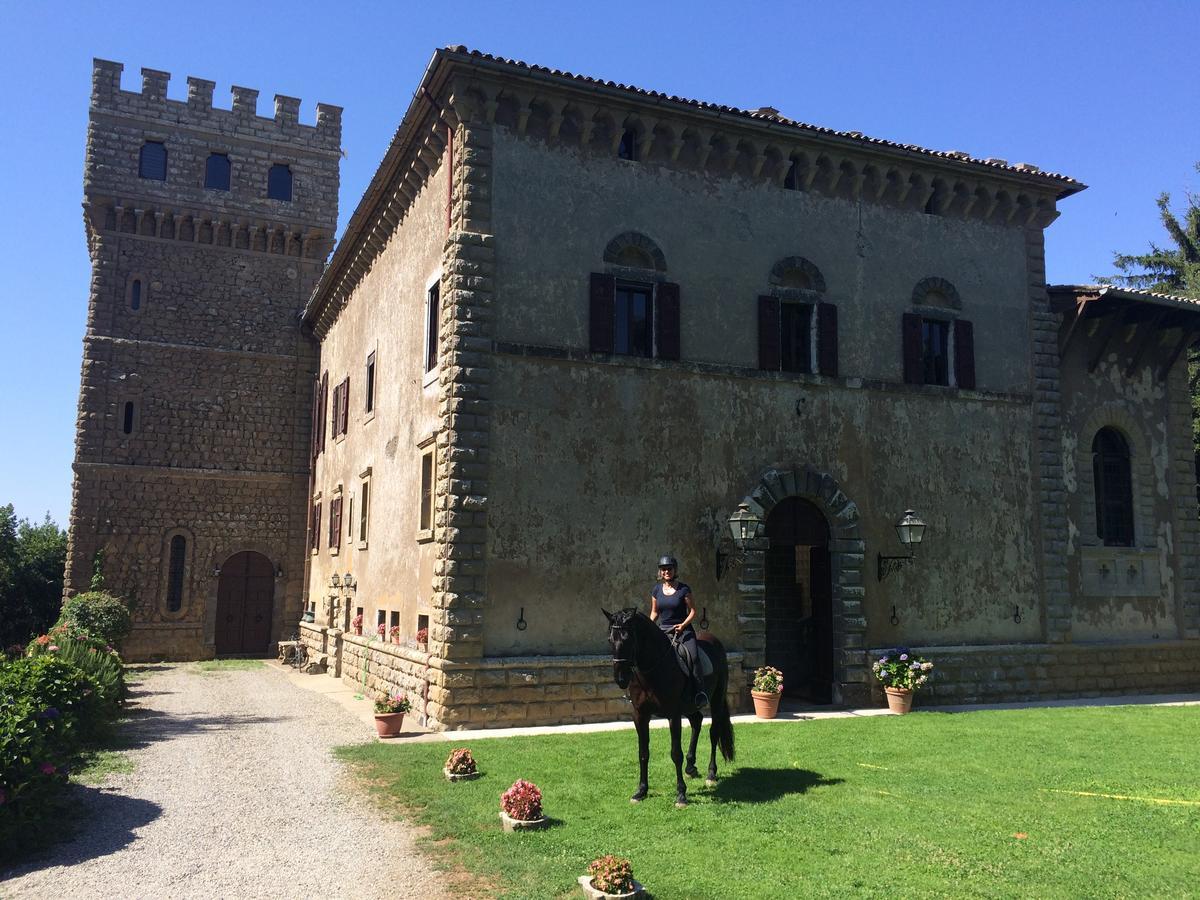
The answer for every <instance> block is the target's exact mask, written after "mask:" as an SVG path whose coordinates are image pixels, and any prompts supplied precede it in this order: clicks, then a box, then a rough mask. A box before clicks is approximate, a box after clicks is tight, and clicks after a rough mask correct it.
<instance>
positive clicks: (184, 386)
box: [66, 60, 341, 659]
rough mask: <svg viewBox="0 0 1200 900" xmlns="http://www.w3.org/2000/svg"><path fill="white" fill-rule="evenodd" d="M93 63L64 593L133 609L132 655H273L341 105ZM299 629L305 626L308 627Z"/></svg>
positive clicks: (297, 573) (327, 245)
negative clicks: (125, 79)
mask: <svg viewBox="0 0 1200 900" xmlns="http://www.w3.org/2000/svg"><path fill="white" fill-rule="evenodd" d="M122 69H123V66H122V65H121V64H120V63H114V62H108V61H105V60H95V62H94V68H93V74H92V97H91V107H90V113H89V124H88V142H87V154H86V162H85V169H84V200H83V209H84V222H85V227H86V232H87V242H88V251H89V254H90V257H91V263H92V278H91V287H90V296H89V300H88V319H87V332H86V334H85V337H84V347H83V368H82V377H81V388H80V398H79V416H78V424H77V430H76V449H75V465H74V470H75V483H74V491H73V496H72V508H71V521H70V547H69V552H68V557H67V571H66V591H67V593H68V594H71V593H74V592H77V591H81V590H86V589H87V587H88V584H89V582H90V580H91V578H92V575H93V571H94V569H95V568H96V567H97V566H100V568H101V570H102V572H103V575H104V578H105V583H106V585H107V586H108V587H109V588H110V589H112V590H114V591H116V592H118V593H120V594H122V595H123V596H126V597H129V598H131V599H133V600H134V601H135V602H136V609H135V630H134V633H133V635H131V637H130V638H129V639H128V641H127V643H126V647H125V650H126V655H127V656H128V657H129V658H132V659H148V658H169V659H196V658H203V657H210V656H212V655H214V653H222V654H224V653H260V654H261V653H265V652H267V651H268V649H269V647H270V644H271V643H272V642H274V641H276V640H279V639H280V638H281V637H283V636H284V632H285V631H286V630H287V628H288V627H289V626H288V625H287V624H286V623H294V622H295V621H296V620H297V619H298V618H299V616H300V614H301V611H302V602H303V601H302V592H303V586H304V567H305V561H306V553H305V547H306V541H305V529H306V524H307V522H306V515H307V509H308V503H307V499H306V498H307V480H308V470H309V462H310V457H309V449H310V444H309V437H310V430H311V426H310V415H311V410H312V384H313V375H314V372H315V369H316V360H317V352H318V349H317V346H316V343H315V342H314V341H313V340H312V338H311V337H310V336H309V335H308V334H306V333H304V332H303V331H302V329H301V324H300V312H301V310H302V309H303V307H304V304H305V301H306V300H307V299H308V296H309V294H310V293H311V292H312V289H313V286H314V285H315V284H316V282H317V279H318V278H319V277H320V275H321V272H322V271H323V269H324V265H325V260H326V257H327V256H328V253H329V251H330V249H331V247H332V245H333V238H334V233H335V229H336V223H337V200H338V180H339V173H338V166H339V160H340V153H341V150H340V147H341V109H340V108H339V107H336V106H328V105H325V104H318V105H317V117H316V124H315V125H307V124H303V123H301V122H300V101H299V100H297V99H296V98H294V97H286V96H282V95H276V96H275V114H274V117H273V118H265V117H261V116H259V115H258V114H257V109H256V106H257V100H258V91H255V90H251V89H249V88H242V87H234V88H233V89H232V93H233V101H232V107H231V108H230V109H220V108H217V107H214V106H213V88H214V84H213V82H211V81H206V80H204V79H200V78H188V93H187V100H186V102H185V101H177V100H171V99H168V97H167V85H168V82H169V79H170V75H169V74H168V73H166V72H161V71H157V70H154V69H142V90H141V92H140V93H139V92H132V91H125V90H122V89H121V71H122ZM292 627H294V625H293V626H292Z"/></svg>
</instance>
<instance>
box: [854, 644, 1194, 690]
mask: <svg viewBox="0 0 1200 900" xmlns="http://www.w3.org/2000/svg"><path fill="white" fill-rule="evenodd" d="M887 649H888V648H884V649H879V650H872V651H871V652H872V654H873V657H872V658H873V659H877V658H878V657H879V655H881V654H882V653H886V652H887ZM914 652H915V653H919V654H921V655H922V656H925V657H927V658H929V659H931V660H932V661H933V663H934V675H933V679H932V681H931V682H930V684H929V687H928V688H927V689H926V690H923V691H922V692H921V697H920V703H921V704H923V705H938V704H941V705H946V704H959V703H1003V702H1008V701H1021V700H1048V699H1057V698H1073V697H1101V696H1112V695H1117V696H1119V695H1122V694H1170V693H1180V692H1188V693H1194V692H1196V691H1200V642H1196V641H1153V642H1151V643H1139V644H1003V645H998V646H992V647H964V646H959V647H919V648H914ZM872 696H873V698H874V699H875V701H876V702H877V703H882V702H883V695H882V691H881V689H880V687H879V684H878V682H874V681H873V686H872Z"/></svg>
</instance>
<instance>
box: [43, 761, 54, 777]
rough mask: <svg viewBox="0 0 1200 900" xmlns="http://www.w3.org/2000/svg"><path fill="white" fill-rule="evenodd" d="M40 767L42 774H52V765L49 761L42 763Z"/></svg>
mask: <svg viewBox="0 0 1200 900" xmlns="http://www.w3.org/2000/svg"><path fill="white" fill-rule="evenodd" d="M40 768H41V770H42V774H43V775H53V774H54V766H53V765H51V764H50V763H42V765H41V766H40Z"/></svg>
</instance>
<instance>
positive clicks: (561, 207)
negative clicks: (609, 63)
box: [494, 127, 1029, 392]
mask: <svg viewBox="0 0 1200 900" xmlns="http://www.w3.org/2000/svg"><path fill="white" fill-rule="evenodd" d="M495 135H496V137H495V148H494V155H495V166H496V172H497V174H496V179H495V185H496V187H495V201H494V209H495V220H496V230H497V235H502V236H503V247H502V250H501V251H500V252H498V253H497V259H496V274H497V280H498V283H499V285H500V292H499V293H498V295H497V306H496V338H497V340H500V341H514V342H521V343H528V344H535V345H541V346H551V347H576V348H586V347H587V344H588V334H587V328H588V293H587V284H588V273H590V272H598V271H603V270H604V265H603V257H602V254H603V252H604V248H605V246H606V245H607V244H608V242H609V241H610V240H612V239H613V238H614V237H616V236H617V235H619V234H622V233H624V232H626V231H637V232H641V233H643V234H645V235H646V236H647V237H649V238H651V239H652V240H653V241H655V242H656V243H657V245H658V247H659V248H660V249H661V250H662V252H663V254H664V256H665V257H666V262H667V271H666V273H665V274H666V277H667V279H668V280H670V281H674V282H677V283H678V284H679V285H680V294H681V298H682V299H681V307H682V310H683V312H682V315H681V322H682V348H683V351H682V352H683V358H684V359H687V360H703V361H707V362H715V363H725V364H730V365H738V366H750V367H756V366H757V365H758V360H757V343H756V342H757V337H756V334H757V332H756V330H755V329H756V321H757V320H756V302H757V297H758V295H759V294H763V293H768V292H769V291H768V288H769V286H770V285H769V281H768V277H769V275H770V272H771V267H772V266H774V265H775V264H776V263H777V262H779V261H780V260H782V259H784V258H787V257H790V256H802V257H804V258H806V259H808V260H810V261H811V262H812V263H814V264H815V265H816V266H817V268H818V269H820V271H821V273H822V274H823V276H824V279H825V283H826V286H827V292H826V297H825V299H826V300H828V301H830V302H833V303H836V304H838V314H839V315H838V318H839V336H840V341H839V355H840V360H841V362H840V367H841V372H842V373H843V374H844V375H850V376H857V377H860V378H871V379H883V380H888V381H901V380H902V364H903V360H902V357H901V346H900V317H901V314H902V313H903V312H906V311H908V310H909V309H911V306H912V292H913V288H914V287H915V286H916V285H917V283H918V282H919V281H921V280H922V279H924V278H927V277H930V276H939V277H942V278H945V279H947V280H948V281H950V282H951V283H953V284H954V286H955V287H956V288H957V289H958V292H959V294H960V296H961V298H962V310H961V315H962V317H963V318H966V319H970V320H971V321H972V322H973V323H974V325H975V333H976V335H977V337H976V350H977V353H976V369H977V383H978V386H979V388H980V389H981V390H989V391H1008V392H1012V391H1017V392H1027V391H1028V390H1029V336H1028V322H1029V299H1028V295H1027V291H1026V282H1025V246H1024V234H1023V232H1022V230H1021V229H1019V228H1004V227H999V226H993V225H988V224H984V223H981V222H974V221H965V220H962V219H952V218H942V217H939V216H930V215H924V214H921V213H914V212H905V211H902V210H896V209H892V208H888V207H883V206H878V205H874V204H870V203H861V204H855V203H851V202H849V201H845V200H836V199H831V198H828V197H824V196H821V195H818V194H813V193H806V192H802V191H788V190H783V189H782V188H779V187H776V186H775V185H773V184H769V183H763V182H748V181H744V180H742V179H740V178H737V177H729V176H722V177H709V176H701V175H696V174H688V173H683V172H679V171H673V170H669V169H666V168H662V167H658V166H655V165H653V164H642V163H634V162H628V161H625V160H620V159H615V158H604V157H600V156H597V155H595V154H587V155H586V156H581V154H580V153H579V152H578V151H577V150H573V149H569V148H548V147H546V146H545V145H544V144H543V143H541V142H539V141H536V140H531V139H527V140H519V139H517V138H515V137H513V136H512V135H511V133H510V132H508V131H507V129H505V128H502V127H497V128H496V129H495ZM533 184H536V185H537V190H530V189H529V186H530V185H533Z"/></svg>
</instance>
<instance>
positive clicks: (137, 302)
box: [129, 278, 142, 312]
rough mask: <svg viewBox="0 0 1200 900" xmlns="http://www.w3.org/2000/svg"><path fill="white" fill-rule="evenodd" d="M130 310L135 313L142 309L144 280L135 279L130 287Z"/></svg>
mask: <svg viewBox="0 0 1200 900" xmlns="http://www.w3.org/2000/svg"><path fill="white" fill-rule="evenodd" d="M129 308H130V309H132V310H134V311H135V312H136V311H137V310H139V309H141V308H142V279H140V278H135V279H133V284H131V285H130V286H129Z"/></svg>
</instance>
